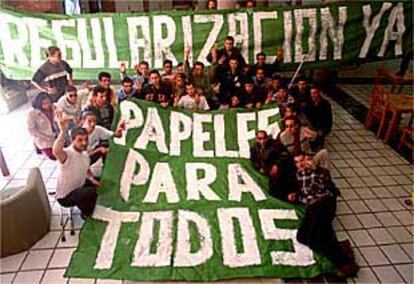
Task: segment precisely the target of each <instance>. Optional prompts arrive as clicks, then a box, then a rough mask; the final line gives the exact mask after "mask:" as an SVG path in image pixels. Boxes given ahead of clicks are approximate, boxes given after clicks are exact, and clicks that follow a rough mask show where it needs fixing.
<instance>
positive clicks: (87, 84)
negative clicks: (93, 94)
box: [83, 81, 93, 91]
mask: <svg viewBox="0 0 414 284" xmlns="http://www.w3.org/2000/svg"><path fill="white" fill-rule="evenodd" d="M83 88H84V89H87V90H88V91H90V90H92V89H93V86H92V84H91V82H89V81H86V82H85V83H83Z"/></svg>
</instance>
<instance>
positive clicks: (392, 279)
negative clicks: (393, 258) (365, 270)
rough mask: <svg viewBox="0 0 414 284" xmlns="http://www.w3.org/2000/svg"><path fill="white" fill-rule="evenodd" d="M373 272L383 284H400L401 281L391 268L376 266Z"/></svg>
mask: <svg viewBox="0 0 414 284" xmlns="http://www.w3.org/2000/svg"><path fill="white" fill-rule="evenodd" d="M373 270H374V272H375V274H376V275H377V276H378V279H380V281H381V282H383V283H401V282H402V281H403V280H402V279H401V277H400V275H398V272H397V271H396V270H395V269H394V267H392V266H377V267H374V268H373Z"/></svg>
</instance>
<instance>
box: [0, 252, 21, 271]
mask: <svg viewBox="0 0 414 284" xmlns="http://www.w3.org/2000/svg"><path fill="white" fill-rule="evenodd" d="M26 255H27V251H25V252H22V253H19V254H14V255H11V256H7V257H3V258H0V267H1V272H2V273H5V272H16V271H18V270H19V268H20V266H21V265H22V263H23V260H24V259H25V257H26Z"/></svg>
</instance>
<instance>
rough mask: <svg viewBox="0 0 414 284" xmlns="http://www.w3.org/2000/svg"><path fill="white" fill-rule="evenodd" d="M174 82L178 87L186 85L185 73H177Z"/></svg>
mask: <svg viewBox="0 0 414 284" xmlns="http://www.w3.org/2000/svg"><path fill="white" fill-rule="evenodd" d="M174 84H175V86H176V87H184V86H185V75H184V74H182V73H179V74H175V76H174Z"/></svg>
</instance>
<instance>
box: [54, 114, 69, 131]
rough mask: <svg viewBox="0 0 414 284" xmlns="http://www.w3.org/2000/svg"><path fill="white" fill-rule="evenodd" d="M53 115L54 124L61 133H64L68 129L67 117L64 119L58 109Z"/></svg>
mask: <svg viewBox="0 0 414 284" xmlns="http://www.w3.org/2000/svg"><path fill="white" fill-rule="evenodd" d="M55 115H56V122H57V124H58V126H59V129H60V130H61V131H62V132H63V131H66V130H67V128H68V122H69V120H68V119H67V117H65V116H64V115H63V113H62V111H61V110H60V109H58V108H56V110H55Z"/></svg>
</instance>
